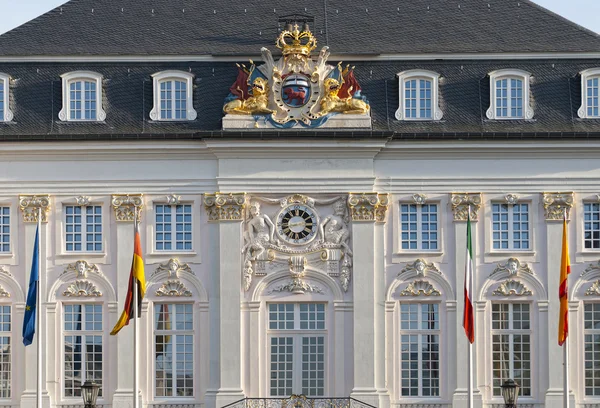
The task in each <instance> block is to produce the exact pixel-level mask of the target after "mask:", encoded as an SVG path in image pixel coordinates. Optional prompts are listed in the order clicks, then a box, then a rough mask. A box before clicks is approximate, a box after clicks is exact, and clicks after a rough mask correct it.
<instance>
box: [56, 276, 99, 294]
mask: <svg viewBox="0 0 600 408" xmlns="http://www.w3.org/2000/svg"><path fill="white" fill-rule="evenodd" d="M63 296H67V297H99V296H102V292H100V291H99V290H98V288H97V287H96V285H94V284H93V283H92V282H90V281H88V280H76V281H75V282H73V283H72V284H70V285H69V286H67V289H66V290H65V291H64V292H63Z"/></svg>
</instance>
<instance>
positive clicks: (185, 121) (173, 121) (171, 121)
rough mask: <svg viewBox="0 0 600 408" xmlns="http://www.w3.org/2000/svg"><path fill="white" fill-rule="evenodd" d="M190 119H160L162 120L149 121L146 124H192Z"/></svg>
mask: <svg viewBox="0 0 600 408" xmlns="http://www.w3.org/2000/svg"><path fill="white" fill-rule="evenodd" d="M194 121H195V119H194V120H192V119H162V120H152V119H149V120H148V123H190V122H194Z"/></svg>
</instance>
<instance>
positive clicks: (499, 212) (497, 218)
mask: <svg viewBox="0 0 600 408" xmlns="http://www.w3.org/2000/svg"><path fill="white" fill-rule="evenodd" d="M492 243H493V248H494V249H509V250H510V249H517V250H527V249H529V248H530V245H529V204H514V205H510V204H500V203H492Z"/></svg>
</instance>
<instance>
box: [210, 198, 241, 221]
mask: <svg viewBox="0 0 600 408" xmlns="http://www.w3.org/2000/svg"><path fill="white" fill-rule="evenodd" d="M204 207H205V208H206V212H207V213H208V220H209V221H242V220H243V219H244V208H245V207H246V193H229V194H227V193H215V194H206V195H204Z"/></svg>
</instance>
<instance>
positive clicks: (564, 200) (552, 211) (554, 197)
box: [542, 192, 574, 221]
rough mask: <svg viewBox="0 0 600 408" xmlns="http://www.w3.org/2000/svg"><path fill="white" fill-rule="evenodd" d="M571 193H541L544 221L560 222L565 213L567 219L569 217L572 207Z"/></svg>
mask: <svg viewBox="0 0 600 408" xmlns="http://www.w3.org/2000/svg"><path fill="white" fill-rule="evenodd" d="M573 199H574V198H573V193H572V192H570V193H542V203H543V204H544V214H545V217H546V221H560V220H562V219H563V217H564V214H565V211H566V213H567V219H569V217H570V212H571V207H573Z"/></svg>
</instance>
